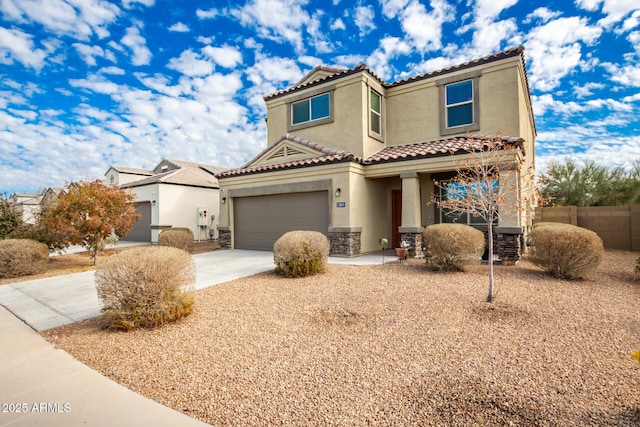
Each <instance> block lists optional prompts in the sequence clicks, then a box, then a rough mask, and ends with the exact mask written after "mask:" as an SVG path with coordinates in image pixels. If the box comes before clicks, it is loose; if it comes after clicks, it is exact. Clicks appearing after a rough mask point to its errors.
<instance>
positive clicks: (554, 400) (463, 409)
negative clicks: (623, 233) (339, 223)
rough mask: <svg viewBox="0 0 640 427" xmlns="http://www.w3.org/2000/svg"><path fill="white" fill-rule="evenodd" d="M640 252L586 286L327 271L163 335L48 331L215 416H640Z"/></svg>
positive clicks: (537, 421)
mask: <svg viewBox="0 0 640 427" xmlns="http://www.w3.org/2000/svg"><path fill="white" fill-rule="evenodd" d="M637 257H638V254H637V253H627V252H619V251H610V252H607V254H606V255H605V259H604V261H603V263H602V265H601V266H600V268H599V269H598V271H597V272H596V273H594V274H593V276H592V277H591V278H589V279H588V280H586V281H579V282H567V281H560V280H555V279H552V278H549V277H547V276H545V275H543V274H542V273H541V272H540V271H539V270H538V269H536V268H535V267H534V266H532V265H530V264H529V263H528V262H527V261H526V260H523V261H521V262H520V263H519V264H518V266H517V267H498V268H497V269H496V270H497V274H496V275H497V277H496V289H497V295H496V302H494V303H493V304H488V303H486V302H483V300H484V298H485V295H486V290H487V278H486V277H487V276H486V266H474V267H472V268H471V269H470V271H469V272H467V273H455V274H442V273H432V272H428V271H426V270H425V269H424V267H423V265H422V264H420V263H417V262H415V261H412V262H410V263H409V264H406V265H399V264H387V265H384V266H360V267H354V266H341V265H330V266H329V268H328V271H327V272H326V273H325V274H322V275H318V276H314V277H310V278H304V279H283V278H280V277H277V276H275V275H274V274H272V273H264V274H259V275H256V276H252V277H249V278H245V279H240V280H236V281H233V282H227V283H225V284H221V285H217V286H214V287H211V288H207V289H204V290H201V291H198V292H197V293H196V309H195V311H194V313H193V314H192V315H191V316H190V317H188V318H187V319H184V320H183V321H181V322H178V323H176V324H173V325H169V326H166V327H163V328H161V329H158V330H152V331H149V330H145V331H134V332H129V333H124V332H108V331H103V330H100V329H98V326H97V325H98V321H97V320H96V319H90V320H87V321H84V322H80V323H76V324H73V325H68V326H65V327H61V328H57V329H52V330H49V331H46V332H44V333H43V335H44V336H45V338H47V339H48V340H49V341H51V342H52V343H54V344H55V345H56V346H57V347H59V348H62V349H64V350H66V351H68V352H69V353H71V354H72V355H73V356H75V357H76V358H78V359H79V360H81V361H82V362H83V363H85V364H87V365H89V366H90V367H92V368H94V369H96V370H98V371H100V372H101V373H103V374H104V375H106V376H108V377H109V378H111V379H113V380H115V381H117V382H119V383H120V384H122V385H124V386H126V387H128V388H130V389H132V390H134V391H136V392H139V393H141V394H143V395H145V396H147V397H149V398H151V399H154V400H156V401H158V402H160V403H162V404H164V405H166V406H169V407H172V408H174V409H176V410H179V411H182V412H184V413H186V414H188V415H191V416H193V417H196V418H198V419H201V420H203V421H205V422H208V423H210V424H212V425H216V426H218V425H230V426H246V425H274V424H277V425H290V426H299V425H311V426H313V425H340V426H342V425H354V426H359V425H393V426H397V425H421V426H422V425H447V426H458V425H459V426H470V425H478V426H486V425H523V426H524V425H527V426H529V425H541V426H574V425H575V426H584V425H598V426H600V425H602V426H608V425H609V426H631V425H640V415H638V413H637V410H636V408H637V406H638V404H639V403H640V366H638V364H637V363H636V362H635V361H634V360H633V359H632V358H631V357H630V356H629V353H630V352H631V351H633V350H635V349H637V348H640V316H639V315H638V314H639V313H638V308H639V307H640V280H636V278H634V276H633V273H632V272H633V267H634V265H635V259H636V258H637Z"/></svg>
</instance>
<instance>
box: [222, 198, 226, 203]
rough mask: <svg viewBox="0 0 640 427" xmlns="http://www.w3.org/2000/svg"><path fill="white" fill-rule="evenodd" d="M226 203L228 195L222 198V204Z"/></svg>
mask: <svg viewBox="0 0 640 427" xmlns="http://www.w3.org/2000/svg"><path fill="white" fill-rule="evenodd" d="M225 203H227V198H226V197H223V198H222V204H223V205H224V204H225Z"/></svg>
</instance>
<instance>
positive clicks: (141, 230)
mask: <svg viewBox="0 0 640 427" xmlns="http://www.w3.org/2000/svg"><path fill="white" fill-rule="evenodd" d="M135 207H136V213H137V214H140V219H139V220H137V221H136V222H135V224H133V228H132V229H131V231H129V233H127V235H126V236H125V237H124V238H123V240H128V241H132V242H150V241H151V203H150V202H139V203H135Z"/></svg>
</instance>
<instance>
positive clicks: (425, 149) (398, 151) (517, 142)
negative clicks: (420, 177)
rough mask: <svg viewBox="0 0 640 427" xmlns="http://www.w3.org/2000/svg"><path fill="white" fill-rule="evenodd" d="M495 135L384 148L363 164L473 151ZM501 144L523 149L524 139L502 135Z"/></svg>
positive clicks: (462, 137) (460, 137) (463, 137)
mask: <svg viewBox="0 0 640 427" xmlns="http://www.w3.org/2000/svg"><path fill="white" fill-rule="evenodd" d="M495 138H496V137H495V136H484V135H471V136H458V137H453V138H447V139H440V140H437V141H429V142H421V143H417V144H410V145H398V146H394V147H388V148H385V149H383V150H381V151H379V152H377V153H376V154H374V155H373V156H371V157H369V158H368V159H366V160H365V161H364V162H363V163H364V164H375V163H387V162H395V161H402V160H414V159H422V158H427V157H440V156H447V155H453V154H461V153H459V152H460V151H465V152H468V151H474V150H478V149H480V148H481V147H482V146H483V144H486V143H487V142H489V141H492V140H495ZM499 142H500V144H501V145H502V146H512V147H520V148H521V149H524V140H523V139H522V138H514V137H508V136H503V137H500V141H499Z"/></svg>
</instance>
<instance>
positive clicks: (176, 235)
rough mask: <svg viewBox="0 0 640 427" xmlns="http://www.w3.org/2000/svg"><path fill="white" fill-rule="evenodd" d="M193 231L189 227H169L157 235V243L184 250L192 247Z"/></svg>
mask: <svg viewBox="0 0 640 427" xmlns="http://www.w3.org/2000/svg"><path fill="white" fill-rule="evenodd" d="M193 240H194V237H193V231H191V230H190V229H189V228H169V229H168V230H164V231H162V232H161V233H160V236H158V244H159V245H161V246H170V247H172V248H178V249H182V250H185V251H190V250H191V248H193Z"/></svg>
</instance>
